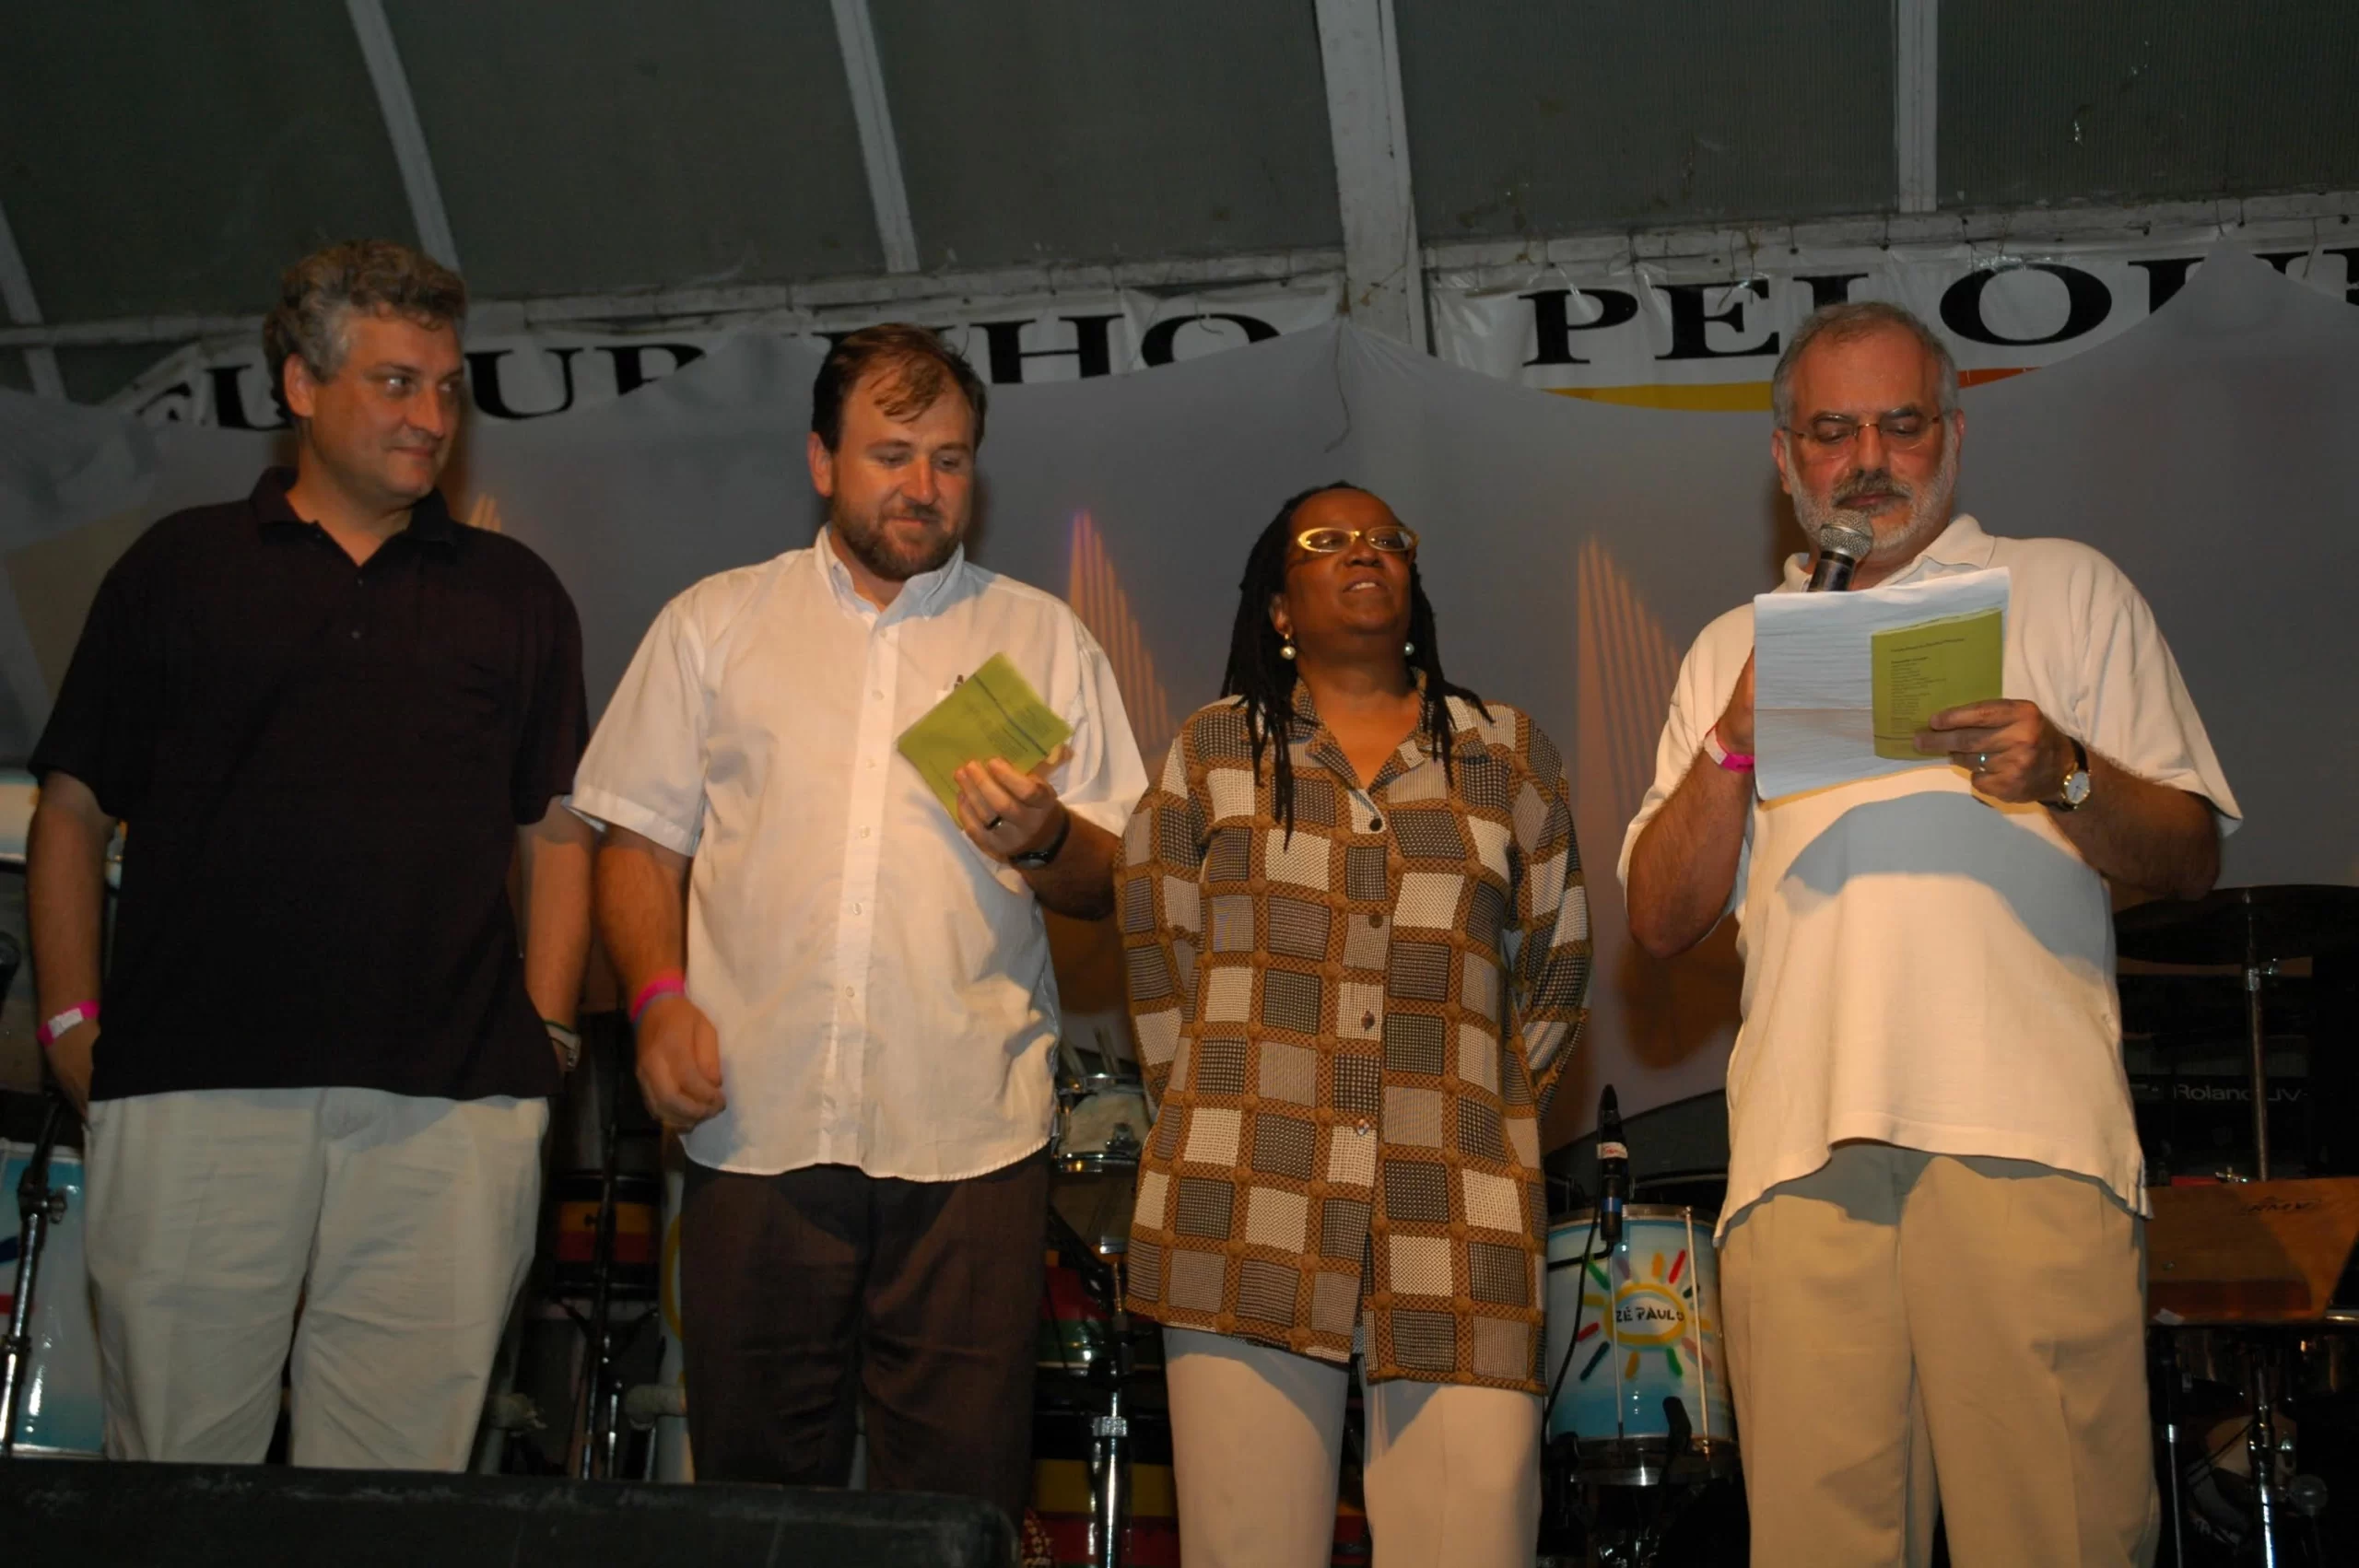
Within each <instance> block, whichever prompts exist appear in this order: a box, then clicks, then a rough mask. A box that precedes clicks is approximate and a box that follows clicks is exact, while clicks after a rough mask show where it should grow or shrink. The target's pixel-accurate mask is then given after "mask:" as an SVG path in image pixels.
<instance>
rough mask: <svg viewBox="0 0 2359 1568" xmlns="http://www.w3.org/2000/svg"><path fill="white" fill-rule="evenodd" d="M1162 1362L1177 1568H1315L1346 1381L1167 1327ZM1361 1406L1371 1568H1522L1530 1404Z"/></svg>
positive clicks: (1533, 1488)
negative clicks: (1176, 1501) (1180, 1560)
mask: <svg viewBox="0 0 2359 1568" xmlns="http://www.w3.org/2000/svg"><path fill="white" fill-rule="evenodd" d="M1163 1347H1164V1362H1165V1377H1166V1380H1167V1387H1168V1388H1169V1390H1170V1396H1171V1447H1172V1456H1171V1465H1172V1482H1173V1486H1174V1488H1175V1490H1176V1491H1177V1492H1179V1495H1180V1552H1181V1555H1182V1556H1183V1557H1184V1558H1185V1559H1186V1561H1187V1564H1188V1568H1325V1565H1326V1563H1327V1562H1328V1560H1329V1558H1330V1557H1332V1555H1333V1552H1334V1547H1335V1480H1336V1471H1337V1469H1338V1467H1339V1466H1340V1465H1341V1463H1342V1461H1343V1454H1344V1397H1345V1395H1346V1394H1347V1393H1348V1392H1349V1379H1350V1376H1351V1375H1350V1373H1348V1372H1347V1371H1346V1370H1345V1369H1344V1368H1343V1367H1340V1366H1337V1365H1335V1364H1334V1363H1332V1362H1324V1361H1317V1360H1314V1359H1312V1358H1311V1357H1309V1356H1298V1355H1295V1354H1293V1353H1291V1352H1286V1351H1280V1350H1273V1349H1271V1348H1270V1347H1268V1346H1266V1345H1259V1344H1255V1343H1253V1342H1251V1341H1250V1340H1238V1339H1232V1338H1230V1337H1229V1336H1227V1335H1225V1334H1205V1333H1200V1332H1197V1331H1195V1330H1193V1329H1186V1328H1166V1329H1165V1330H1164V1331H1163ZM1364 1395H1365V1402H1366V1410H1367V1469H1366V1470H1365V1472H1364V1478H1365V1480H1366V1483H1367V1524H1368V1533H1369V1535H1370V1537H1371V1538H1372V1544H1373V1545H1374V1547H1375V1551H1376V1561H1375V1568H1530V1565H1531V1563H1532V1558H1533V1555H1534V1553H1535V1551H1536V1550H1538V1544H1539V1537H1540V1400H1539V1399H1538V1398H1536V1397H1535V1396H1533V1395H1531V1394H1519V1393H1515V1392H1512V1391H1510V1390H1508V1389H1504V1388H1469V1387H1461V1386H1459V1385H1456V1384H1442V1383H1409V1382H1391V1383H1379V1384H1377V1385H1376V1386H1375V1387H1371V1388H1367V1389H1365V1390H1364Z"/></svg>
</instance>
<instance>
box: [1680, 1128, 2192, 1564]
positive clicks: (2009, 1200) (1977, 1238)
mask: <svg viewBox="0 0 2359 1568" xmlns="http://www.w3.org/2000/svg"><path fill="white" fill-rule="evenodd" d="M2144 1261H2145V1253H2144V1225H2143V1222H2142V1221H2140V1220H2139V1219H2138V1218H2137V1217H2136V1216H2134V1215H2132V1214H2130V1213H2129V1212H2128V1211H2125V1210H2124V1209H2123V1208H2122V1207H2121V1205H2120V1204H2119V1203H2118V1201H2116V1200H2115V1199H2114V1198H2113V1196H2112V1195H2111V1194H2110V1193H2108V1192H2107V1190H2106V1189H2105V1188H2104V1187H2102V1186H2101V1185H2099V1184H2098V1183H2097V1182H2095V1181H2093V1180H2090V1179H2088V1178H2086V1177H2083V1176H2070V1175H2066V1174H2064V1173H2061V1172H2059V1171H2056V1170H2053V1169H2050V1168H2049V1167H2048V1166H2045V1165H2037V1164H2030V1163H2028V1162H2025V1161H2020V1160H1998V1159H1982V1158H1972V1159H1966V1158H1956V1157H1952V1156H1948V1155H1935V1154H1928V1153H1922V1152H1920V1151H1918V1150H1913V1149H1900V1148H1895V1147H1893V1146H1892V1145H1889V1144H1883V1143H1849V1144H1844V1145H1842V1146H1840V1147H1838V1148H1837V1150H1836V1151H1835V1152H1834V1153H1833V1155H1832V1156H1831V1157H1830V1158H1829V1159H1828V1161H1827V1163H1826V1164H1825V1165H1823V1166H1821V1167H1820V1168H1819V1169H1818V1170H1816V1171H1814V1172H1813V1173H1812V1174H1811V1175H1809V1176H1804V1177H1802V1178H1801V1179H1800V1180H1798V1181H1790V1182H1786V1183H1783V1184H1781V1185H1779V1186H1778V1187H1775V1188H1771V1189H1770V1191H1769V1193H1768V1195H1767V1196H1766V1197H1765V1198H1763V1199H1761V1200H1760V1201H1759V1202H1757V1203H1755V1204H1754V1205H1752V1206H1751V1207H1749V1208H1747V1209H1746V1210H1745V1211H1744V1212H1743V1214H1742V1215H1741V1216H1739V1218H1738V1220H1737V1223H1735V1224H1734V1225H1733V1226H1731V1228H1730V1230H1729V1233H1728V1236H1727V1239H1726V1241H1725V1242H1724V1243H1723V1244H1722V1248H1721V1256H1720V1290H1721V1305H1722V1306H1723V1308H1724V1309H1725V1314H1724V1315H1725V1316H1726V1319H1727V1335H1726V1339H1727V1344H1728V1351H1729V1369H1730V1376H1731V1385H1732V1388H1733V1392H1734V1394H1735V1396H1736V1413H1737V1431H1738V1437H1739V1440H1740V1443H1741V1445H1742V1453H1743V1462H1744V1486H1745V1497H1746V1500H1747V1502H1748V1504H1750V1506H1751V1509H1752V1515H1753V1561H1754V1562H1755V1563H1756V1564H1761V1565H1763V1568H1778V1565H1782V1564H1786V1563H1804V1564H1808V1565H1809V1568H1850V1565H1852V1564H1860V1565H1865V1564H1886V1563H1907V1564H1910V1565H1911V1568H1923V1564H1925V1563H1926V1562H1929V1561H1930V1559H1931V1550H1932V1539H1931V1538H1932V1527H1933V1516H1934V1504H1935V1495H1936V1492H1937V1491H1938V1493H1939V1498H1940V1504H1941V1512H1942V1518H1943V1521H1944V1526H1945V1528H1946V1529H1947V1531H1948V1535H1949V1544H1950V1555H1951V1559H1952V1561H1954V1562H1956V1563H1957V1564H1958V1565H1959V1568H1999V1565H2001V1564H2005V1565H2010V1568H2013V1565H2017V1564H2028V1563H2037V1564H2042V1565H2054V1564H2068V1563H2082V1564H2099V1563H2103V1564H2117V1563H2138V1564H2146V1563H2151V1562H2153V1561H2154V1548H2155V1544H2156V1542H2157V1539H2158V1536H2159V1529H2160V1517H2159V1512H2158V1509H2157V1504H2156V1499H2155V1492H2154V1450H2153V1438H2152V1434H2151V1429H2150V1427H2149V1425H2148V1413H2147V1405H2146V1363H2145V1335H2144V1323H2145V1282H2144Z"/></svg>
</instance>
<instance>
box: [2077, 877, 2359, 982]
mask: <svg viewBox="0 0 2359 1568" xmlns="http://www.w3.org/2000/svg"><path fill="white" fill-rule="evenodd" d="M2113 930H2114V937H2115V944H2116V946H2118V948H2119V950H2120V953H2121V956H2123V957H2124V958H2136V959H2140V960H2142V961H2144V962H2146V963H2150V964H2242V963H2243V962H2244V961H2245V958H2246V955H2247V954H2248V953H2250V954H2255V955H2257V956H2258V957H2259V959H2260V960H2261V962H2263V963H2270V962H2272V961H2274V960H2278V959H2285V958H2307V957H2310V956H2311V955H2313V954H2317V953H2318V952H2319V951H2320V950H2321V949H2325V948H2333V947H2340V946H2342V945H2345V944H2346V943H2359V887H2338V886H2330V885H2326V884H2322V883H2281V884H2279V885H2276V886H2273V887H2222V888H2215V889H2213V890H2212V892H2210V893H2207V894H2205V895H2203V896H2202V897H2201V898H2190V899H2160V900H2157V901H2156V902H2154V903H2152V904H2138V905H2133V906H2131V907H2130V908H2127V909H2124V910H2122V911H2121V913H2119V914H2118V915H2116V916H2115V917H2114V918H2113Z"/></svg>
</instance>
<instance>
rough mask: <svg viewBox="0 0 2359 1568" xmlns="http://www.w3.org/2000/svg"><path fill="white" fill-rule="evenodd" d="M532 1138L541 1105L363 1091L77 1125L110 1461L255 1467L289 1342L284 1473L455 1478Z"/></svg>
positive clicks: (531, 1170)
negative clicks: (84, 1156) (374, 1472)
mask: <svg viewBox="0 0 2359 1568" xmlns="http://www.w3.org/2000/svg"><path fill="white" fill-rule="evenodd" d="M547 1126H548V1102H547V1101H546V1100H537V1099H536V1100H516V1099H504V1098H503V1099H489V1100H440V1099H427V1098H420V1097H415V1096H410V1095H405V1094H387V1093H385V1092H383V1091H381V1090H376V1089H222V1090H204V1091H196V1092H189V1093H182V1094H144V1095H138V1096H135V1097H134V1098H131V1099H124V1100H100V1101H98V1102H97V1103H95V1104H94V1105H92V1106H91V1107H90V1117H89V1133H88V1167H87V1170H88V1194H89V1196H88V1237H87V1242H88V1254H89V1266H90V1289H91V1293H92V1296H93V1298H94V1301H95V1304H96V1305H97V1308H98V1318H99V1360H100V1375H101V1379H102V1383H103V1387H104V1390H105V1400H106V1416H107V1422H106V1425H107V1452H108V1454H109V1455H111V1457H115V1458H120V1459H167V1460H184V1461H210V1462H216V1463H252V1462H256V1461H259V1460H260V1459H261V1458H262V1457H263V1456H264V1452H265V1451H266V1450H267V1449H268V1447H269V1445H270V1436H271V1430H272V1428H273V1426H274V1425H275V1424H276V1422H277V1419H278V1389H279V1370H280V1368H281V1367H283V1366H286V1365H287V1364H288V1340H289V1337H290V1335H291V1336H292V1340H293V1352H294V1354H293V1370H292V1383H293V1404H292V1425H293V1447H292V1452H291V1454H290V1457H291V1458H292V1460H293V1462H294V1463H296V1464H298V1465H315V1466H329V1467H340V1468H350V1469H442V1470H455V1469H463V1468H464V1466H465V1464H466V1461H467V1456H468V1451H469V1449H470V1448H471V1447H472V1446H473V1445H474V1440H475V1425H476V1422H477V1421H478V1420H479V1419H480V1417H481V1415H482V1410H483V1399H484V1388H485V1385H486V1383H487V1379H488V1378H489V1375H490V1370H491V1363H492V1358H493V1356H494V1355H495V1354H496V1353H497V1352H498V1350H499V1338H500V1334H501V1332H502V1331H503V1329H504V1328H506V1325H507V1320H508V1311H509V1307H510V1306H511V1304H512V1303H513V1302H514V1301H515V1299H516V1292H517V1288H518V1287H519V1286H520V1285H521V1284H522V1282H523V1278H524V1270H525V1269H526V1268H527V1267H528V1266H529V1265H530V1263H531V1262H532V1258H533V1240H534V1230H535V1228H536V1221H537V1213H538V1207H539V1201H540V1180H541V1162H540V1144H541V1135H542V1133H543V1132H544V1131H545V1130H546V1128H547ZM298 1304H300V1306H301V1313H300V1318H301V1321H300V1325H299V1326H298V1324H297V1316H298V1313H297V1307H298Z"/></svg>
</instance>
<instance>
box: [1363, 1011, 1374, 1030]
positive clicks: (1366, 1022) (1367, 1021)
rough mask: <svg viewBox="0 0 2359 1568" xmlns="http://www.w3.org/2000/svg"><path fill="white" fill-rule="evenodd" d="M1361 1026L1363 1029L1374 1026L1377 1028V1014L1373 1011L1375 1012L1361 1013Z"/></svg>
mask: <svg viewBox="0 0 2359 1568" xmlns="http://www.w3.org/2000/svg"><path fill="white" fill-rule="evenodd" d="M1360 1027H1361V1028H1363V1029H1373V1028H1375V1027H1376V1014H1375V1013H1373V1012H1363V1013H1361V1014H1360Z"/></svg>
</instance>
